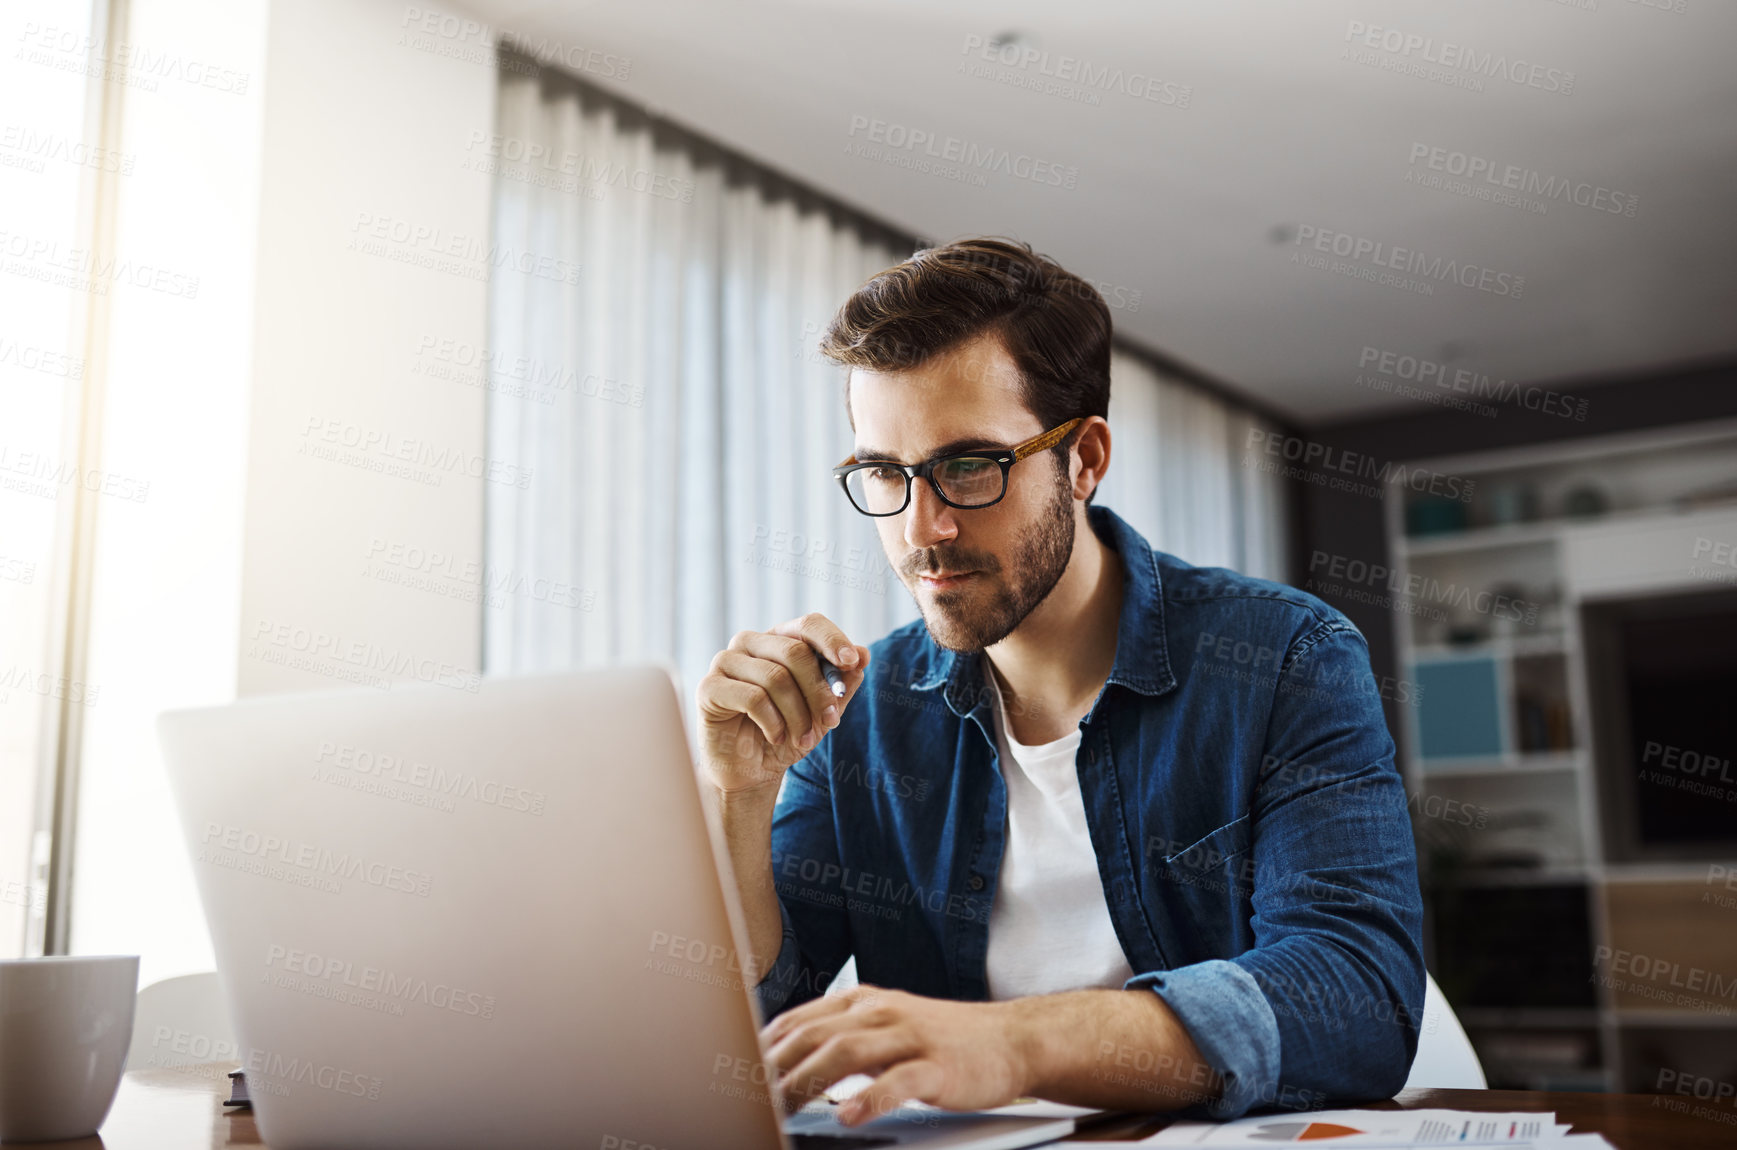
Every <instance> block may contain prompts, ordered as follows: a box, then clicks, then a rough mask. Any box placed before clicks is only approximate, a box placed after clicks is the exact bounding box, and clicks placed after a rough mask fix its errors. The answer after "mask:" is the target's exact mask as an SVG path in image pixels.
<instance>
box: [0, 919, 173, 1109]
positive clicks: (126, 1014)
mask: <svg viewBox="0 0 1737 1150" xmlns="http://www.w3.org/2000/svg"><path fill="white" fill-rule="evenodd" d="M138 991H139V956H138V955H136V954H134V955H102V956H97V957H83V956H71V957H66V956H53V957H49V958H21V959H11V960H5V961H0V1142H46V1141H50V1140H53V1139H60V1138H82V1137H85V1136H86V1135H89V1134H94V1133H96V1128H97V1127H98V1126H101V1125H102V1122H103V1119H104V1118H106V1117H108V1113H109V1107H110V1106H112V1105H114V1101H115V1091H116V1090H117V1089H118V1088H119V1087H120V1084H121V1071H122V1070H123V1069H125V1068H126V1062H127V1046H128V1044H129V1043H130V1042H131V1041H132V1037H133V1003H134V1002H135V1001H136V1000H137V998H138Z"/></svg>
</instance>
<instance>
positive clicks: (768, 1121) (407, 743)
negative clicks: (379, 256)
mask: <svg viewBox="0 0 1737 1150" xmlns="http://www.w3.org/2000/svg"><path fill="white" fill-rule="evenodd" d="M159 733H160V736H161V739H162V743H163V748H164V752H165V755H166V758H167V760H168V764H169V774H170V777H171V780H172V782H173V786H174V791H175V799H176V805H177V808H178V809H179V811H180V815H181V823H182V829H183V832H184V833H185V835H186V840H187V846H188V850H189V852H190V854H191V856H192V859H193V869H194V871H195V874H196V876H197V881H198V885H199V893H200V897H201V899H202V900H203V902H204V906H205V915H206V919H207V921H208V923H209V924H210V929H211V938H212V943H213V945H214V947H215V948H216V954H217V968H218V973H219V975H220V976H221V979H222V983H223V988H224V993H225V996H226V997H227V999H228V1004H229V1008H230V1012H231V1015H232V1017H233V1019H234V1022H235V1028H236V1036H237V1039H238V1041H239V1045H240V1048H241V1050H242V1052H243V1063H242V1068H243V1069H244V1070H245V1071H246V1075H247V1085H248V1090H249V1092H250V1093H251V1095H252V1098H253V1105H254V1109H255V1112H256V1115H257V1118H258V1121H259V1125H260V1132H261V1134H262V1135H263V1136H264V1138H265V1140H266V1142H267V1143H268V1144H269V1145H271V1146H273V1147H275V1148H276V1150H304V1148H306V1150H313V1148H319V1147H337V1146H345V1147H354V1148H367V1147H388V1146H391V1147H401V1146H405V1145H416V1146H421V1147H428V1148H430V1150H435V1148H439V1147H454V1148H457V1147H466V1148H474V1147H477V1146H490V1145H496V1146H498V1145H513V1146H524V1147H542V1146H548V1147H554V1146H560V1147H575V1146H577V1147H583V1148H587V1150H748V1148H754V1150H777V1148H781V1147H786V1148H788V1147H793V1148H795V1150H803V1148H804V1147H808V1146H814V1145H834V1143H832V1142H831V1139H832V1138H833V1137H842V1138H845V1139H849V1141H847V1142H843V1143H839V1145H843V1146H846V1147H850V1146H858V1145H864V1144H875V1145H884V1144H886V1142H879V1141H869V1140H873V1139H881V1140H892V1141H896V1142H897V1143H900V1144H908V1145H921V1146H932V1147H937V1148H939V1147H953V1146H970V1147H974V1148H977V1150H1011V1148H1015V1147H1022V1146H1030V1145H1035V1144H1037V1143H1040V1142H1047V1141H1051V1140H1053V1139H1056V1138H1059V1137H1062V1136H1064V1135H1066V1134H1068V1133H1070V1132H1071V1131H1072V1129H1073V1122H1072V1120H1071V1119H1065V1118H1064V1119H1043V1118H1032V1117H1019V1116H1006V1115H959V1114H948V1113H942V1112H939V1111H932V1110H922V1109H917V1108H911V1109H907V1110H901V1111H899V1112H896V1113H894V1114H891V1115H888V1116H886V1117H883V1118H880V1119H877V1120H876V1121H874V1122H872V1123H869V1124H867V1125H865V1126H862V1127H857V1128H856V1129H854V1130H849V1129H846V1128H845V1127H842V1126H840V1125H839V1124H838V1123H837V1122H835V1121H834V1120H833V1119H832V1117H831V1114H830V1109H831V1108H830V1106H829V1105H828V1104H826V1103H824V1102H821V1103H816V1104H811V1105H810V1106H809V1107H806V1108H805V1109H804V1110H803V1111H801V1112H799V1113H798V1114H796V1115H793V1116H790V1117H788V1118H784V1119H783V1120H782V1121H781V1119H780V1114H779V1110H778V1108H777V1106H776V1105H775V1103H774V1100H773V1098H772V1097H771V1091H770V1087H769V1085H768V1074H767V1070H766V1067H765V1064H764V1062H763V1060H762V1051H761V1049H760V1045H759V1038H758V1030H759V1025H760V1021H761V1020H760V1018H759V1016H758V1010H757V1007H756V1004H755V1001H754V997H753V992H752V987H751V986H749V985H745V983H744V979H743V975H742V971H741V969H740V966H739V964H738V961H737V957H736V956H737V955H738V954H739V953H742V952H743V949H744V948H742V947H741V946H740V945H739V940H740V939H742V938H743V937H744V935H743V933H742V931H741V927H740V921H739V914H738V912H737V910H736V908H735V900H734V897H733V895H732V896H730V897H728V898H727V897H726V894H725V888H726V884H724V883H722V882H720V879H719V876H720V874H726V875H727V874H728V871H727V867H728V861H727V857H726V856H725V855H724V854H723V853H721V851H720V850H719V849H718V848H717V845H716V843H717V839H716V836H715V834H713V833H712V832H711V830H710V829H709V826H708V821H707V816H706V813H705V810H704V808H703V806H702V803H701V800H700V791H699V788H698V786H697V785H696V780H695V776H694V767H693V762H692V760H691V759H690V757H689V753H688V745H687V740H686V735H685V732H684V730H683V726H682V719H681V711H680V706H679V703H678V700H677V697H676V692H675V688H674V685H673V683H672V680H671V677H670V675H669V673H668V672H667V671H666V670H664V669H661V668H658V667H631V668H615V669H610V670H608V671H604V672H595V673H587V674H571V675H559V676H547V677H537V678H522V679H493V680H484V681H483V682H482V684H481V686H480V687H479V688H478V689H477V690H476V691H474V692H465V691H462V690H455V689H451V688H447V687H443V686H412V687H394V688H393V689H392V690H390V691H387V692H381V691H375V690H369V689H359V690H347V691H339V692H327V693H319V694H308V695H285V696H277V697H271V698H261V699H255V700H249V701H244V702H240V703H236V704H233V705H231V706H226V707H217V708H211V709H204V710H195V711H179V712H173V713H170V714H166V715H164V716H163V717H162V719H161V720H160V723H159Z"/></svg>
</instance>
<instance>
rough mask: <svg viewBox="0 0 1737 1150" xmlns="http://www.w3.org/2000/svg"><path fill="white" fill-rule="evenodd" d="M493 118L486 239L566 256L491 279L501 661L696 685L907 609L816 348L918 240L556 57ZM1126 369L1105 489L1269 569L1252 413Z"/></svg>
mask: <svg viewBox="0 0 1737 1150" xmlns="http://www.w3.org/2000/svg"><path fill="white" fill-rule="evenodd" d="M499 109H500V111H499V139H498V140H497V141H494V142H493V149H492V150H495V151H498V152H499V153H500V155H499V157H498V160H497V162H498V165H499V166H498V168H497V174H496V181H495V196H496V206H495V234H494V237H493V241H494V245H495V250H496V254H497V257H498V258H517V257H518V256H519V255H520V254H521V253H530V254H531V255H532V256H533V257H553V258H554V259H555V260H556V261H566V263H565V264H563V263H560V262H554V263H552V264H546V265H544V266H545V269H546V270H549V274H545V275H537V274H530V275H509V276H496V277H494V279H493V281H492V283H491V287H490V308H491V317H490V354H489V356H488V357H487V359H488V370H489V378H490V379H491V381H492V382H491V385H490V386H491V392H490V396H489V408H488V410H489V436H488V438H489V450H490V457H491V460H493V461H495V462H496V463H497V464H498V465H508V466H510V467H511V468H513V469H514V470H511V471H507V470H505V468H504V467H503V470H502V472H501V474H503V475H511V476H523V475H525V474H527V473H528V475H529V479H528V481H525V482H524V483H523V486H520V485H518V484H514V483H492V484H490V485H489V505H488V526H487V540H486V548H485V556H486V560H487V569H486V571H485V576H486V578H485V585H486V586H488V587H489V588H490V589H491V593H490V595H489V596H488V599H487V602H486V604H485V606H484V608H483V612H482V614H483V632H484V634H483V647H484V664H485V666H486V667H487V668H488V670H489V671H490V672H494V673H499V672H529V671H539V670H555V669H560V668H567V667H574V666H586V665H598V664H603V663H609V662H619V661H626V660H638V659H661V660H666V661H668V662H670V663H672V664H674V665H675V666H676V667H677V668H678V670H679V671H680V673H681V675H682V679H683V683H684V687H685V689H686V692H687V694H688V695H689V700H688V701H689V702H691V695H692V690H693V685H694V684H695V682H696V681H697V680H698V679H699V677H700V676H702V675H703V674H705V671H706V668H707V666H708V665H709V664H710V662H711V659H712V656H713V655H714V654H715V653H716V652H717V650H718V649H719V648H720V647H721V646H723V645H724V644H725V643H726V642H728V640H729V637H730V636H731V635H732V634H734V633H735V632H736V631H738V630H740V629H743V628H752V629H756V630H763V629H765V628H766V627H768V626H771V625H772V624H774V623H777V622H779V621H782V620H785V619H789V618H792V617H794V616H796V615H799V614H802V613H803V612H805V611H820V612H823V613H825V614H826V615H828V616H829V617H831V618H832V619H834V620H835V621H836V622H838V623H839V624H840V625H841V626H842V627H843V628H844V629H845V631H846V632H847V633H848V634H850V635H851V636H852V637H853V638H855V639H857V640H858V641H859V642H864V643H867V642H872V641H873V640H875V639H877V638H879V637H880V636H882V635H884V634H886V632H887V631H889V630H890V629H892V628H893V627H896V626H898V625H900V624H901V623H904V622H906V621H908V620H910V619H913V618H915V617H916V612H915V608H914V606H913V605H912V603H911V601H910V598H909V596H908V595H907V594H906V592H905V590H904V588H903V586H902V585H901V584H900V583H899V581H898V579H897V577H896V576H895V575H894V574H893V573H892V572H891V570H890V569H889V568H888V566H887V563H886V560H885V558H884V556H883V554H882V552H881V549H880V544H879V541H878V538H877V536H876V534H875V531H874V528H873V525H872V523H871V522H870V521H869V520H868V519H867V518H866V517H864V516H861V515H859V514H857V513H856V512H855V511H853V510H851V509H850V507H849V506H848V505H847V503H846V502H845V500H844V498H843V496H842V495H841V493H840V492H839V491H838V489H837V487H836V485H835V484H834V483H833V481H832V479H831V476H830V474H829V469H830V468H831V467H832V466H833V465H834V464H836V463H838V462H839V461H840V460H842V459H844V458H845V457H846V456H848V455H849V454H850V453H851V450H852V438H851V432H850V427H849V423H848V421H847V419H846V417H845V413H844V407H843V403H842V396H843V392H842V378H841V374H840V369H838V368H837V367H835V366H833V365H831V364H830V363H828V362H826V361H825V360H823V359H821V358H820V356H819V355H818V353H817V352H815V350H814V348H815V345H816V343H817V342H818V339H819V335H820V332H821V331H822V330H823V329H824V327H825V326H826V324H827V322H828V321H829V320H830V319H831V317H832V315H833V313H834V312H835V311H836V310H837V308H838V306H839V305H840V304H841V303H843V301H844V300H845V298H846V297H847V296H848V295H849V294H850V293H851V291H852V290H854V289H855V288H856V287H857V286H858V285H860V284H861V283H862V282H863V281H864V280H865V279H867V278H868V277H869V276H871V275H873V274H874V273H875V272H878V271H880V270H882V269H883V268H886V267H888V266H891V265H892V264H895V263H898V262H899V261H901V260H902V259H904V258H905V257H906V256H907V255H908V254H909V246H908V245H901V244H899V243H898V242H897V241H896V240H895V239H893V238H891V237H884V238H883V237H877V236H874V235H872V234H870V232H869V231H868V230H866V229H864V228H860V227H858V226H856V225H855V224H854V223H853V222H852V221H850V220H848V219H846V218H844V216H843V213H841V212H837V211H834V210H831V209H829V208H828V206H827V205H824V204H819V203H816V202H803V203H800V204H799V200H802V199H805V198H807V199H810V200H811V198H809V197H804V196H803V195H802V193H788V194H787V193H786V192H785V191H781V190H777V188H776V184H775V182H774V181H773V179H772V178H770V177H765V178H762V176H761V175H760V174H759V173H756V172H754V171H753V170H752V168H751V166H750V165H748V164H747V163H746V162H744V161H741V160H739V159H735V158H732V157H726V156H724V155H722V154H721V153H717V152H716V151H715V150H713V149H709V148H706V147H704V146H703V145H699V144H697V143H695V142H693V141H688V140H683V139H678V138H674V137H672V136H671V135H670V134H668V133H660V132H657V131H655V130H654V129H653V128H652V127H651V126H650V125H649V124H648V123H646V122H645V121H644V120H642V119H640V118H639V117H638V115H637V114H636V113H634V112H632V111H630V110H626V109H623V108H621V107H620V106H618V105H617V104H615V102H614V101H611V100H609V99H607V98H605V97H600V96H598V95H596V94H595V93H593V92H592V91H590V90H588V89H585V88H582V87H580V86H579V85H577V84H574V83H571V82H569V81H566V80H565V79H563V78H561V77H558V76H553V75H551V74H549V73H547V72H545V73H543V74H542V76H541V77H539V76H537V75H535V74H531V73H529V72H528V71H518V70H513V69H503V70H502V73H501V91H500V103H499ZM533 146H534V147H533ZM535 148H541V149H542V150H541V151H540V152H537V151H535ZM527 149H530V150H531V151H530V153H528V152H527ZM533 153H534V155H535V156H536V157H537V159H536V160H535V162H515V160H514V159H513V157H514V156H515V155H517V156H519V157H521V158H522V157H524V156H526V155H527V154H533ZM640 189H643V190H640ZM567 265H576V266H577V268H578V271H577V274H574V275H570V276H569V275H564V274H562V273H563V272H564V269H565V268H566V267H567ZM550 269H552V270H550ZM569 280H571V281H573V282H567V281H569ZM1114 379H1115V382H1114V385H1113V388H1112V394H1113V395H1114V396H1115V399H1114V401H1113V405H1112V409H1111V410H1112V421H1113V427H1114V432H1115V436H1116V438H1115V448H1114V452H1115V454H1114V460H1113V466H1112V474H1111V478H1110V482H1109V483H1108V484H1107V486H1106V490H1105V492H1104V494H1103V495H1101V496H1100V497H1099V499H1100V500H1101V501H1103V502H1104V503H1106V504H1107V505H1109V506H1111V507H1113V508H1115V509H1116V510H1117V511H1119V512H1122V513H1123V514H1124V515H1125V516H1126V517H1127V518H1128V519H1129V520H1130V522H1132V523H1133V524H1134V525H1135V526H1136V527H1137V528H1139V529H1140V530H1141V531H1143V532H1145V533H1146V534H1147V535H1148V537H1149V538H1150V539H1151V540H1152V541H1153V542H1154V543H1155V544H1156V545H1158V546H1160V547H1164V548H1166V549H1174V550H1176V551H1178V552H1179V553H1180V554H1182V555H1184V556H1185V557H1187V558H1189V559H1190V560H1192V561H1195V562H1210V563H1228V564H1230V565H1232V566H1241V567H1243V568H1244V569H1247V570H1251V571H1256V572H1261V573H1267V572H1276V571H1278V570H1279V566H1278V564H1279V558H1280V544H1279V542H1278V536H1279V533H1280V526H1279V524H1278V516H1279V514H1280V512H1279V509H1278V504H1277V501H1276V498H1275V495H1274V493H1273V492H1270V491H1268V490H1267V489H1266V488H1265V487H1264V486H1262V485H1261V484H1259V483H1257V480H1260V479H1262V478H1263V477H1260V476H1256V475H1253V474H1248V473H1243V472H1241V471H1240V470H1239V468H1238V460H1239V459H1240V457H1241V453H1240V451H1234V452H1233V451H1232V450H1230V449H1231V446H1232V438H1233V437H1234V436H1235V435H1236V434H1237V433H1238V429H1239V428H1242V427H1243V426H1244V425H1245V423H1246V419H1247V417H1246V416H1244V415H1242V414H1241V413H1240V412H1237V411H1235V410H1233V409H1231V408H1229V407H1228V406H1226V405H1225V404H1223V403H1222V402H1220V401H1219V400H1217V399H1215V398H1213V397H1211V396H1208V395H1206V394H1204V393H1202V392H1199V391H1197V390H1194V389H1190V388H1187V387H1184V386H1181V385H1178V384H1174V383H1171V382H1167V381H1165V380H1163V379H1160V378H1159V377H1158V376H1157V375H1156V374H1155V373H1154V372H1153V371H1152V370H1151V369H1150V368H1149V367H1147V366H1146V364H1145V363H1144V362H1143V361H1141V360H1138V359H1135V358H1133V357H1131V356H1128V355H1123V354H1118V355H1117V356H1116V359H1115V369H1114Z"/></svg>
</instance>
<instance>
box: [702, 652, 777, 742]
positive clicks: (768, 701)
mask: <svg viewBox="0 0 1737 1150" xmlns="http://www.w3.org/2000/svg"><path fill="white" fill-rule="evenodd" d="M728 653H729V652H725V654H728ZM708 695H709V703H702V704H701V706H702V709H703V713H704V714H705V715H706V717H707V718H710V719H714V720H722V719H727V718H729V717H730V716H732V715H738V714H740V715H747V716H748V718H749V720H750V721H751V722H753V724H754V725H755V726H756V727H758V728H760V733H761V734H762V735H764V736H766V741H767V742H768V743H770V744H771V745H773V746H777V745H778V744H779V743H781V742H783V741H784V739H785V735H786V734H787V733H788V732H789V729H790V728H789V724H788V723H786V722H785V719H784V715H783V714H782V713H781V712H780V711H779V710H778V707H777V705H776V704H775V703H773V701H772V696H771V695H769V694H767V693H766V690H765V688H763V687H761V686H760V685H759V684H758V683H748V682H744V681H742V680H741V679H736V678H732V677H730V676H729V675H727V674H720V675H718V676H717V677H716V679H715V680H714V681H713V682H712V683H710V684H709V685H708ZM737 753H738V755H740V754H743V753H745V752H743V751H742V750H741V749H738V752H737Z"/></svg>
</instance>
